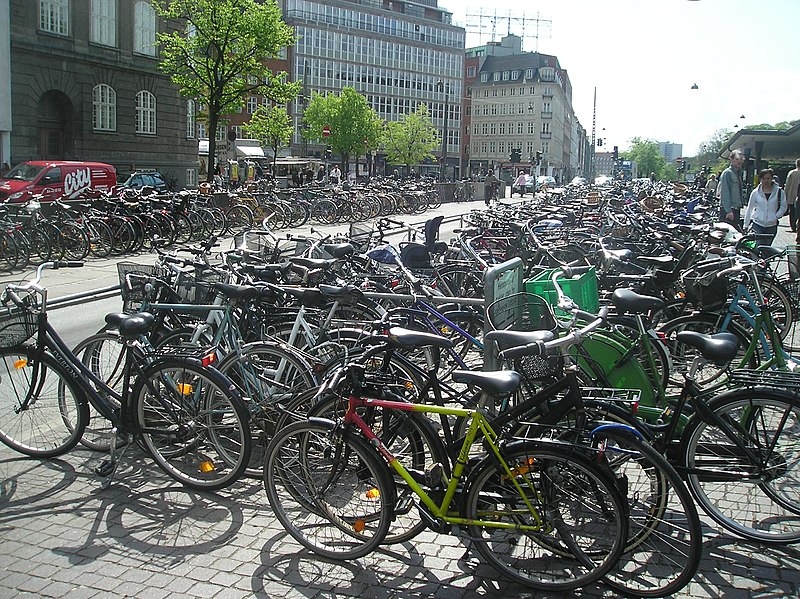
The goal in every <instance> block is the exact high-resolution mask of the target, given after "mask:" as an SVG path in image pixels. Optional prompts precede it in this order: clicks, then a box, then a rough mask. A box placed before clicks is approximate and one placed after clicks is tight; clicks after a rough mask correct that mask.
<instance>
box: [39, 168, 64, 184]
mask: <svg viewBox="0 0 800 599" xmlns="http://www.w3.org/2000/svg"><path fill="white" fill-rule="evenodd" d="M59 183H61V168H60V167H57V166H56V167H54V168H51V169H50V170H49V171H47V172H46V173H45V175H44V177H42V178H41V179H39V185H58V184H59Z"/></svg>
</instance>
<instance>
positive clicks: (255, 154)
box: [236, 142, 266, 158]
mask: <svg viewBox="0 0 800 599" xmlns="http://www.w3.org/2000/svg"><path fill="white" fill-rule="evenodd" d="M236 156H237V158H242V157H244V158H266V156H265V155H264V149H263V148H262V147H261V146H256V145H250V144H247V145H245V144H242V143H239V142H236Z"/></svg>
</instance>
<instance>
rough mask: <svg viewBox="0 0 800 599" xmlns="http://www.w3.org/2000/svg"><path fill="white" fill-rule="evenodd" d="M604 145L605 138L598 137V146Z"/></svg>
mask: <svg viewBox="0 0 800 599" xmlns="http://www.w3.org/2000/svg"><path fill="white" fill-rule="evenodd" d="M602 145H603V138H602V137H598V138H597V147H598V148H599V147H601V146H602Z"/></svg>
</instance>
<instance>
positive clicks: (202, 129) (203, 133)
mask: <svg viewBox="0 0 800 599" xmlns="http://www.w3.org/2000/svg"><path fill="white" fill-rule="evenodd" d="M197 137H199V138H200V139H208V129H206V124H205V123H197Z"/></svg>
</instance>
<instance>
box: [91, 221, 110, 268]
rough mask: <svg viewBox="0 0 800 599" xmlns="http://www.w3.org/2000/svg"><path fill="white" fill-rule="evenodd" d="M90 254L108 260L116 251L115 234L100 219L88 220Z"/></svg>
mask: <svg viewBox="0 0 800 599" xmlns="http://www.w3.org/2000/svg"><path fill="white" fill-rule="evenodd" d="M85 226H86V230H87V232H88V235H89V252H90V253H91V254H92V256H95V257H97V258H108V257H109V256H110V255H111V252H112V251H113V249H114V232H113V231H112V230H111V227H109V226H108V225H107V224H106V223H105V222H104V221H102V220H100V219H99V218H93V219H87V220H86V223H85Z"/></svg>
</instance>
